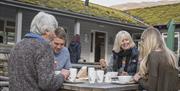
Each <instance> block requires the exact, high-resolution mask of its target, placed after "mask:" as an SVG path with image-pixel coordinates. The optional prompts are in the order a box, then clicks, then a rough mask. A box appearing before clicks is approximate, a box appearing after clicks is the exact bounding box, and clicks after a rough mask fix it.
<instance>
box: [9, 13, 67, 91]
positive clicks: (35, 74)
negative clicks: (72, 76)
mask: <svg viewBox="0 0 180 91" xmlns="http://www.w3.org/2000/svg"><path fill="white" fill-rule="evenodd" d="M57 27H58V23H57V21H56V19H55V17H54V16H52V15H50V14H47V13H44V12H40V13H38V14H37V15H36V16H35V17H34V19H33V20H32V22H31V27H30V33H27V34H26V35H25V37H24V39H22V41H20V42H19V43H17V44H16V45H15V47H14V48H13V49H12V51H11V53H10V58H9V62H8V65H9V78H10V80H9V82H10V83H9V90H10V91H55V90H57V89H59V88H60V86H61V85H62V83H63V81H64V79H66V78H67V77H68V75H69V71H68V70H62V71H61V73H60V74H57V75H55V73H54V72H55V70H54V65H53V64H54V55H53V51H52V49H51V46H50V44H49V41H50V40H52V39H53V38H54V37H55V34H54V30H55V29H56V28H57Z"/></svg>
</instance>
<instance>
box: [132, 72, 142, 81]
mask: <svg viewBox="0 0 180 91" xmlns="http://www.w3.org/2000/svg"><path fill="white" fill-rule="evenodd" d="M140 78H141V76H140V75H139V73H136V74H135V75H134V76H133V79H134V81H136V82H138V81H139V79H140Z"/></svg>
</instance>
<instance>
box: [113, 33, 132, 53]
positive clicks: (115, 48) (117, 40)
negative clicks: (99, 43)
mask: <svg viewBox="0 0 180 91" xmlns="http://www.w3.org/2000/svg"><path fill="white" fill-rule="evenodd" d="M125 38H128V39H129V42H130V47H131V48H132V47H134V46H135V43H134V41H133V39H132V37H131V35H130V34H129V33H128V32H127V31H119V32H118V33H117V34H116V38H115V41H114V46H113V49H112V50H113V51H115V52H117V53H118V52H120V51H121V44H122V43H121V42H122V40H123V39H125Z"/></svg>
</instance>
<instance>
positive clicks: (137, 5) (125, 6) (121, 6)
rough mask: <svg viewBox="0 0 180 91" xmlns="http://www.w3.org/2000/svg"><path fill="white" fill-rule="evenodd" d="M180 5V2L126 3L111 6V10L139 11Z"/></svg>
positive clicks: (179, 0) (170, 0)
mask: <svg viewBox="0 0 180 91" xmlns="http://www.w3.org/2000/svg"><path fill="white" fill-rule="evenodd" d="M175 3H180V0H173V1H172V0H163V1H158V2H142V3H126V4H117V5H113V6H111V8H115V9H118V10H129V9H137V8H145V7H153V6H159V5H168V4H175Z"/></svg>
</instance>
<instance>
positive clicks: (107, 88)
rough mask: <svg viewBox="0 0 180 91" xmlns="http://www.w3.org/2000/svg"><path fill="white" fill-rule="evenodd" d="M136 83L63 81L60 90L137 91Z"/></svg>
mask: <svg viewBox="0 0 180 91" xmlns="http://www.w3.org/2000/svg"><path fill="white" fill-rule="evenodd" d="M137 90H138V84H112V83H94V84H90V83H88V82H87V83H81V84H75V83H63V86H62V89H61V90H60V91H137Z"/></svg>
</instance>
